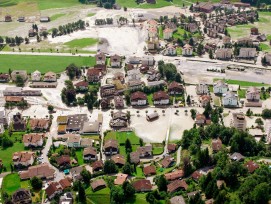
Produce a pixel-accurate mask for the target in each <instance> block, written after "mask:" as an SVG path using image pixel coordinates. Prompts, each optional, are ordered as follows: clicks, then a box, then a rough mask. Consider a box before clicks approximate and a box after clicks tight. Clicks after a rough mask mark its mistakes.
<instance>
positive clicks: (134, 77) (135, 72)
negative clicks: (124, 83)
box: [127, 69, 141, 81]
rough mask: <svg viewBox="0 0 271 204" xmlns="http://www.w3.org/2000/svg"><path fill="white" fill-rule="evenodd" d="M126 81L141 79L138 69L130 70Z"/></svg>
mask: <svg viewBox="0 0 271 204" xmlns="http://www.w3.org/2000/svg"><path fill="white" fill-rule="evenodd" d="M127 78H128V81H138V80H140V79H141V73H140V70H139V69H132V70H129V71H127Z"/></svg>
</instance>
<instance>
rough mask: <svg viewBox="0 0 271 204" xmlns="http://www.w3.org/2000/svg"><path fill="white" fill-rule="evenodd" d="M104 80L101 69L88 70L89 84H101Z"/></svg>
mask: <svg viewBox="0 0 271 204" xmlns="http://www.w3.org/2000/svg"><path fill="white" fill-rule="evenodd" d="M101 78H102V72H101V70H99V69H95V68H92V69H88V71H87V79H88V81H89V82H92V83H93V82H94V83H95V82H96V83H97V82H99V81H100V80H101Z"/></svg>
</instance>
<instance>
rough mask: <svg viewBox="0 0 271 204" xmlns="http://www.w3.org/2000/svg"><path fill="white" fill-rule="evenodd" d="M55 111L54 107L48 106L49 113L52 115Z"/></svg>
mask: <svg viewBox="0 0 271 204" xmlns="http://www.w3.org/2000/svg"><path fill="white" fill-rule="evenodd" d="M53 110H54V106H52V105H48V111H49V112H50V113H52V112H53Z"/></svg>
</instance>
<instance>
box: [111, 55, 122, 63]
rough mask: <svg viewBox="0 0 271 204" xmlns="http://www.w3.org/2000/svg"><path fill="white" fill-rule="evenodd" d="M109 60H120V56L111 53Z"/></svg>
mask: <svg viewBox="0 0 271 204" xmlns="http://www.w3.org/2000/svg"><path fill="white" fill-rule="evenodd" d="M110 61H111V62H120V56H119V55H113V56H111V57H110Z"/></svg>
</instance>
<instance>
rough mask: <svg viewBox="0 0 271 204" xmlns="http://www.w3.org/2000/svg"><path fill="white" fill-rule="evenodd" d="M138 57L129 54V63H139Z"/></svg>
mask: <svg viewBox="0 0 271 204" xmlns="http://www.w3.org/2000/svg"><path fill="white" fill-rule="evenodd" d="M140 60H141V59H140V57H136V56H131V57H129V60H128V62H129V63H130V64H132V65H133V64H140Z"/></svg>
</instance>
